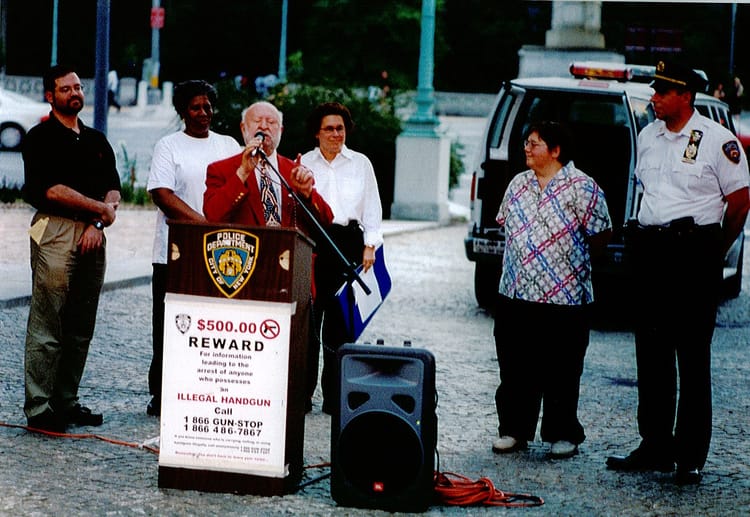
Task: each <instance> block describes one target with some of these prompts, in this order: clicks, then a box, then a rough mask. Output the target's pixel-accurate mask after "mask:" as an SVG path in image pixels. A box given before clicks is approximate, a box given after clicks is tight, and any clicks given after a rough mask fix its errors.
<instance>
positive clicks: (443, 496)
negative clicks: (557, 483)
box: [435, 472, 544, 507]
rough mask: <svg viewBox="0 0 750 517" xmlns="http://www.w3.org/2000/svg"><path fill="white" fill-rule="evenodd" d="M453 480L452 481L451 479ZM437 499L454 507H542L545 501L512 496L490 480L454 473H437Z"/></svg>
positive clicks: (526, 495)
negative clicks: (475, 478)
mask: <svg viewBox="0 0 750 517" xmlns="http://www.w3.org/2000/svg"><path fill="white" fill-rule="evenodd" d="M451 478H452V479H451ZM435 497H436V499H437V501H438V502H440V503H443V504H446V505H452V506H474V505H485V506H507V507H517V506H541V505H543V504H544V500H543V499H542V498H541V497H538V496H535V495H530V494H512V493H509V492H503V491H502V490H498V489H497V488H495V485H494V484H493V483H492V481H491V480H490V479H489V478H486V477H481V478H479V479H478V480H476V481H472V480H471V479H469V478H467V477H465V476H462V475H460V474H454V473H452V472H435Z"/></svg>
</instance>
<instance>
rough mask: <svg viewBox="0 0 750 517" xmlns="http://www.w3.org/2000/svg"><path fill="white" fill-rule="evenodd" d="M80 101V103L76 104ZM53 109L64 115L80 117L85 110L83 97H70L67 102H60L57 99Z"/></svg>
mask: <svg viewBox="0 0 750 517" xmlns="http://www.w3.org/2000/svg"><path fill="white" fill-rule="evenodd" d="M76 101H78V102H76ZM53 107H54V108H55V110H56V111H58V112H60V113H62V114H63V115H78V113H80V111H81V110H82V109H83V97H80V96H78V95H74V96H73V97H70V98H69V99H68V100H67V101H66V102H59V101H58V100H57V99H55V100H54V103H53Z"/></svg>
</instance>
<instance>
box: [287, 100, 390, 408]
mask: <svg viewBox="0 0 750 517" xmlns="http://www.w3.org/2000/svg"><path fill="white" fill-rule="evenodd" d="M353 128H354V121H353V120H352V116H351V113H350V112H349V109H348V108H347V107H346V106H344V105H343V104H340V103H338V102H326V103H323V104H320V105H318V106H317V107H315V109H314V110H313V112H312V113H311V114H310V116H309V117H308V120H307V129H308V133H309V134H310V135H311V136H313V137H314V138H315V140H317V142H318V145H317V147H316V148H315V149H313V150H312V151H309V152H308V153H306V154H305V155H303V156H302V164H304V165H305V166H306V167H308V168H309V169H310V170H312V171H313V174H314V176H315V188H316V189H317V191H318V192H319V193H320V194H321V195H322V196H323V198H324V199H325V200H326V201H327V202H328V204H329V205H330V206H331V209H332V210H333V225H331V227H330V228H329V229H328V233H329V234H330V236H331V238H332V240H333V242H334V243H336V245H337V246H338V247H339V249H340V250H341V252H342V253H343V255H344V256H345V257H346V258H347V260H348V261H349V262H350V263H354V264H362V266H363V267H364V269H365V271H367V270H368V269H369V268H370V267H371V266H372V265H373V263H374V262H375V248H376V247H377V246H379V245H380V244H381V243H382V242H383V233H382V230H381V224H382V221H383V209H382V206H381V204H380V194H379V192H378V184H377V181H376V178H375V171H374V169H373V167H372V163H370V160H369V159H368V158H367V156H365V155H364V154H362V153H358V152H356V151H353V150H351V149H349V148H348V147H347V146H346V135H347V134H349V133H351V132H352V130H353ZM317 241H318V242H317V247H316V250H315V251H316V257H315V288H316V298H315V303H314V304H313V332H312V333H311V335H312V338H311V343H310V350H309V359H310V361H309V363H308V366H309V376H308V381H309V382H308V388H309V395H310V398H311V399H312V395H313V392H314V391H315V386H316V384H317V381H318V358H319V353H320V352H319V351H320V344H319V343H322V345H323V374H322V378H321V388H322V390H323V412H324V413H328V414H333V410H334V408H335V406H334V405H335V404H336V403H337V401H335V400H334V397H335V395H334V393H335V390H334V388H335V385H334V383H335V372H336V364H335V361H336V350H337V349H338V348H339V347H340V346H341V345H342V344H344V343H345V342H347V341H348V340H349V336H348V335H347V332H346V330H345V325H344V324H343V322H342V321H341V319H340V318H341V315H340V311H338V310H337V306H336V305H335V304H336V303H337V302H336V299H335V297H334V295H335V293H336V291H337V290H338V289H339V287H341V285H342V284H343V283H344V282H345V281H346V278H345V266H344V265H343V264H342V263H341V260H340V258H339V257H338V256H337V255H336V254H335V252H334V251H333V250H332V249H331V247H330V246H329V245H328V243H326V242H323V241H322V240H321V239H318V240H317ZM321 336H322V337H321ZM311 408H312V405H311V404H310V405H309V406H308V409H311Z"/></svg>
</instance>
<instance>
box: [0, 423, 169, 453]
mask: <svg viewBox="0 0 750 517" xmlns="http://www.w3.org/2000/svg"><path fill="white" fill-rule="evenodd" d="M0 426H2V427H13V428H16V429H25V430H27V431H30V432H32V433H40V434H46V435H47V436H52V437H55V438H94V439H97V440H101V441H103V442H107V443H112V444H115V445H124V446H125V447H132V448H134V449H144V450H147V451H148V452H151V453H154V454H159V449H157V448H155V447H151V446H148V445H141V444H139V443H130V442H124V441H122V440H115V439H113V438H107V437H106V436H101V435H98V434H90V433H85V434H73V433H55V432H53V431H45V430H44V429H37V428H35V427H29V426H26V425H16V424H6V423H4V422H0Z"/></svg>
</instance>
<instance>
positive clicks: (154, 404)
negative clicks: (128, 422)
mask: <svg viewBox="0 0 750 517" xmlns="http://www.w3.org/2000/svg"><path fill="white" fill-rule="evenodd" d="M146 414H147V415H150V416H161V401H160V400H158V399H157V398H156V397H152V398H151V400H150V401H149V403H148V405H147V406H146Z"/></svg>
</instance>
